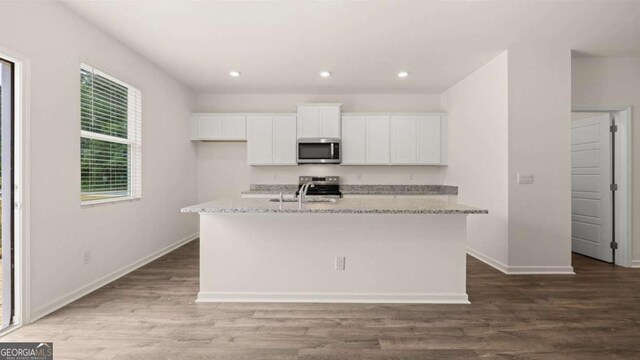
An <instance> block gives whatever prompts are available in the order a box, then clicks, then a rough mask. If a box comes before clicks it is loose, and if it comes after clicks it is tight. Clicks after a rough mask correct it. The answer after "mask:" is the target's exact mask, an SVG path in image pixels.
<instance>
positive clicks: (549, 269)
mask: <svg viewBox="0 0 640 360" xmlns="http://www.w3.org/2000/svg"><path fill="white" fill-rule="evenodd" d="M507 271H508V272H507V274H509V275H575V274H576V273H575V272H574V271H573V266H509V267H508V268H507Z"/></svg>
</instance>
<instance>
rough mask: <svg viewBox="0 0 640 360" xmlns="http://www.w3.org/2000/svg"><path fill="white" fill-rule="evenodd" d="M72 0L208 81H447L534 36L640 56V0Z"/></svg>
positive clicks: (387, 85)
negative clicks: (401, 75)
mask: <svg viewBox="0 0 640 360" xmlns="http://www.w3.org/2000/svg"><path fill="white" fill-rule="evenodd" d="M62 1H63V3H64V4H65V5H66V6H68V7H69V8H70V9H72V10H73V11H75V12H76V13H78V14H80V15H81V16H83V17H84V18H86V19H88V20H89V21H91V22H93V23H95V24H96V25H97V26H99V27H100V28H102V29H103V30H104V31H106V32H107V33H109V34H111V35H112V36H114V37H115V38H117V39H119V40H120V41H121V42H123V43H124V44H126V45H127V46H129V47H131V48H132V49H134V50H135V51H137V52H138V53H140V54H142V55H143V56H145V57H147V58H148V59H150V60H151V61H153V62H154V63H156V64H158V65H159V66H160V67H162V68H163V69H165V70H166V71H167V72H168V73H170V74H172V75H173V76H175V77H176V78H177V79H179V80H181V81H182V82H183V83H185V84H186V85H187V86H189V87H191V88H192V89H194V90H196V91H198V92H217V93H234V92H264V93H273V92H277V93H286V92H292V93H416V92H424V93H439V92H442V91H443V90H446V89H447V88H449V87H450V86H452V85H453V84H455V83H456V82H457V81H459V80H460V79H462V78H464V77H465V76H466V75H468V74H470V73H471V72H473V71H474V70H476V69H477V68H479V67H480V66H482V65H483V64H485V63H486V62H488V61H489V60H491V59H492V58H494V57H495V56H496V55H497V54H499V53H500V52H502V51H503V50H505V49H507V48H509V46H510V45H511V44H514V43H517V42H519V41H523V40H524V39H530V38H541V39H543V40H544V41H560V42H564V43H566V45H568V46H570V47H571V48H572V49H575V50H578V51H580V53H583V54H590V55H607V56H640V2H638V1H631V2H614V1H600V2H588V3H587V2H580V1H561V2H560V1H558V2H539V1H534V2H522V1H511V2H504V1H500V2H488V1H470V2H460V1H433V2H432V1H429V2H426V1H421V2H420V1H410V2H399V1H376V2H355V1H311V2H308V1H291V2H265V1H259V2H244V1H229V2H214V1H180V0H174V1H131V0H129V1H114V0H111V1H75V0H62ZM325 69H326V70H329V71H331V72H332V74H333V76H331V77H330V78H328V79H325V78H321V77H320V76H319V75H318V72H319V71H320V70H325ZM230 70H238V71H240V72H242V76H240V77H239V78H232V77H230V76H229V75H228V73H229V71H230ZM400 70H407V71H409V72H410V76H409V77H408V78H406V79H399V78H398V77H397V76H396V74H397V72H398V71H400Z"/></svg>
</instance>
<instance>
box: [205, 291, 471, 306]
mask: <svg viewBox="0 0 640 360" xmlns="http://www.w3.org/2000/svg"><path fill="white" fill-rule="evenodd" d="M196 302H245V303H247V302H265V303H266V302H277V303H288V302H298V303H369V304H470V302H469V297H468V296H467V294H465V293H462V294H422V293H415V294H414V293H410V294H402V293H400V294H378V293H279V292H278V293H276V292H207V291H201V292H199V293H198V300H196Z"/></svg>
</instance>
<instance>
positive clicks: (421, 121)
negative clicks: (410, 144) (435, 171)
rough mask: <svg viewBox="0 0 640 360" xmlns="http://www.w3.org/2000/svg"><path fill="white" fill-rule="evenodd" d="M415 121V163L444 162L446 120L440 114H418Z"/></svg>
mask: <svg viewBox="0 0 640 360" xmlns="http://www.w3.org/2000/svg"><path fill="white" fill-rule="evenodd" d="M416 122H417V126H416V134H417V136H416V141H417V154H416V160H417V163H418V164H436V165H437V164H441V165H442V164H445V163H446V159H445V157H444V148H445V144H446V137H445V136H446V132H445V131H444V129H443V124H445V123H446V120H445V119H444V118H443V117H441V116H419V117H418V119H417V120H416Z"/></svg>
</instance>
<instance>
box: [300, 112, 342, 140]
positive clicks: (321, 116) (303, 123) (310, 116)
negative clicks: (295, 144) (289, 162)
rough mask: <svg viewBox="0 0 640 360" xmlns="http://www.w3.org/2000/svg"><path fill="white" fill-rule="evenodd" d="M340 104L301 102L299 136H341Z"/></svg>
mask: <svg viewBox="0 0 640 360" xmlns="http://www.w3.org/2000/svg"><path fill="white" fill-rule="evenodd" d="M340 107H341V105H340V104H299V105H298V138H340V130H341V127H340V118H341V111H340Z"/></svg>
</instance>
